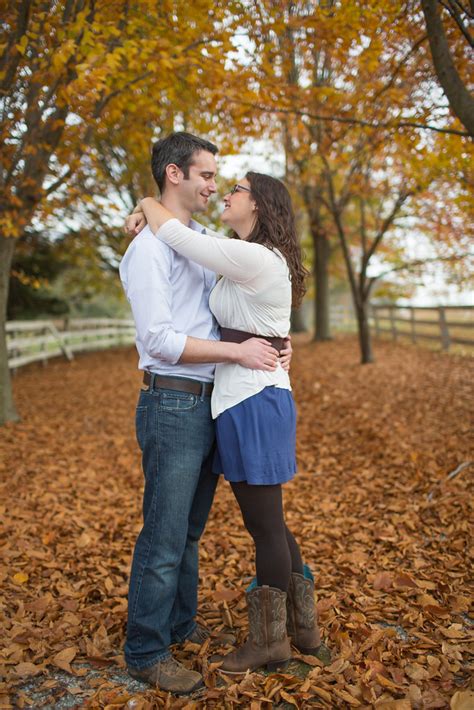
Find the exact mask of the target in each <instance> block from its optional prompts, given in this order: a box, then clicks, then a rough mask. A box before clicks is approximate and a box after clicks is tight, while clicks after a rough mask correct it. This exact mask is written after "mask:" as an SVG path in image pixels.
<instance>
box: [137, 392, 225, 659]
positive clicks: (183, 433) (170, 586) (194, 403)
mask: <svg viewBox="0 0 474 710" xmlns="http://www.w3.org/2000/svg"><path fill="white" fill-rule="evenodd" d="M136 432H137V439H138V444H139V446H140V448H141V451H142V464H143V472H144V475H145V491H144V495H143V528H142V530H141V532H140V534H139V536H138V539H137V542H136V545H135V550H134V553H133V561H132V571H131V576H130V586H129V594H128V624H127V640H126V643H125V659H126V661H127V664H128V665H129V666H133V667H135V668H140V669H142V668H146V667H148V666H151V665H153V664H154V663H156V662H157V661H159V660H163V659H165V658H168V657H169V656H170V652H169V646H170V644H172V643H176V642H179V641H183V640H184V639H185V638H186V637H187V636H189V634H191V633H192V631H193V630H194V628H195V626H196V622H195V620H194V617H195V615H196V611H197V589H198V582H199V577H198V574H199V562H198V543H199V538H200V537H201V535H202V533H203V531H204V527H205V525H206V521H207V517H208V515H209V511H210V508H211V505H212V500H213V497H214V491H215V488H216V485H217V481H218V476H216V475H215V474H213V473H212V458H213V453H214V422H213V420H212V418H211V410H210V397H208V396H207V397H206V396H199V395H194V394H188V393H187V392H178V391H176V390H170V389H161V388H160V389H150V390H149V391H144V390H143V391H141V392H140V398H139V401H138V405H137V410H136Z"/></svg>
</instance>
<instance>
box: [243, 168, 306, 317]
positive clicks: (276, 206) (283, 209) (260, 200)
mask: <svg viewBox="0 0 474 710" xmlns="http://www.w3.org/2000/svg"><path fill="white" fill-rule="evenodd" d="M245 177H246V178H247V180H248V181H249V183H250V189H251V196H252V198H253V200H254V201H255V204H256V205H257V221H256V223H255V226H254V228H253V229H252V231H251V233H250V235H249V237H248V239H247V241H248V242H256V243H257V244H263V245H264V246H266V247H268V248H269V249H273V248H276V249H278V250H279V251H280V252H281V253H282V254H283V256H284V257H285V259H286V262H287V264H288V268H289V270H290V278H291V289H292V306H293V308H296V307H297V306H299V305H300V303H301V300H302V298H303V296H304V294H305V291H306V287H305V279H306V277H307V276H308V273H309V272H308V270H307V269H305V267H304V266H303V262H302V256H301V247H300V243H299V240H298V236H297V234H296V223H295V215H294V212H293V206H292V204H291V197H290V193H289V192H288V190H287V189H286V187H285V185H284V184H283V183H282V182H281V180H277V179H276V178H273V177H270V175H264V174H263V173H255V172H248V173H247V175H246V176H245Z"/></svg>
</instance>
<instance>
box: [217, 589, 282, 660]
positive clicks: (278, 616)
mask: <svg viewBox="0 0 474 710" xmlns="http://www.w3.org/2000/svg"><path fill="white" fill-rule="evenodd" d="M247 610H248V617H249V636H248V639H247V641H246V642H245V643H244V644H243V646H241V647H240V648H237V649H236V650H235V651H232V652H231V653H229V654H228V655H227V656H214V657H213V658H212V662H216V661H223V663H222V665H221V666H220V668H219V670H220V671H222V672H224V673H229V674H233V673H236V674H238V673H246V672H247V671H248V670H250V671H254V670H256V669H257V668H260V666H266V667H267V670H269V671H277V670H283V669H284V668H286V666H287V665H288V662H289V660H290V658H291V647H290V641H289V639H288V636H287V635H286V593H285V592H282V591H281V589H275V588H274V587H267V586H263V587H255V589H253V590H252V591H249V592H247Z"/></svg>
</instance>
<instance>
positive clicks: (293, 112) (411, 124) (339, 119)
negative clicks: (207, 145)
mask: <svg viewBox="0 0 474 710" xmlns="http://www.w3.org/2000/svg"><path fill="white" fill-rule="evenodd" d="M228 103H231V104H238V105H239V106H250V107H251V108H253V109H254V110H257V111H261V112H262V113H276V114H278V113H280V114H283V115H289V116H303V117H307V118H313V119H314V120H316V121H326V122H329V123H331V122H333V123H345V124H349V125H356V126H365V127H367V128H374V129H380V128H388V129H390V130H393V131H397V130H399V129H400V128H420V129H421V130H423V131H435V132H436V133H448V134H450V135H453V136H462V137H465V138H469V136H470V133H468V132H467V131H458V130H456V129H455V128H438V127H437V126H431V125H429V124H423V123H416V122H415V121H396V122H394V121H380V122H377V121H364V120H363V119H358V118H347V117H345V116H322V115H321V114H315V113H312V112H311V111H303V110H300V109H285V108H275V107H271V106H263V105H261V104H255V103H251V102H250V101H242V100H241V99H228Z"/></svg>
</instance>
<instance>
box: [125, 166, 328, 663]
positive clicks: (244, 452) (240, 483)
mask: <svg viewBox="0 0 474 710" xmlns="http://www.w3.org/2000/svg"><path fill="white" fill-rule="evenodd" d="M138 209H140V210H142V211H143V212H144V215H145V217H146V219H147V221H148V224H149V226H150V228H151V230H152V231H153V232H154V233H156V234H157V236H158V237H159V238H160V239H162V240H163V241H165V242H166V243H167V244H168V245H169V246H171V247H172V248H173V249H175V250H176V251H177V252H178V253H180V254H182V255H183V256H185V257H187V258H188V259H191V260H192V261H195V262H197V263H199V264H201V265H202V266H205V267H207V268H208V269H212V270H214V271H216V272H217V273H219V274H222V278H221V279H220V280H219V282H218V283H217V285H216V287H215V288H214V290H213V292H212V294H211V298H210V302H209V305H210V308H211V310H212V312H213V313H214V315H215V317H216V319H217V321H218V322H219V324H220V326H221V330H222V339H223V340H232V341H237V342H241V341H242V340H245V339H246V338H250V337H253V336H255V335H259V336H262V337H265V338H267V339H269V340H270V341H271V342H272V344H273V345H274V347H275V348H277V349H280V348H281V344H282V339H283V338H284V337H285V336H286V335H287V334H288V331H289V327H290V311H291V306H292V301H293V305H297V304H298V303H299V302H300V300H301V298H302V296H303V294H304V277H305V269H304V267H303V265H302V262H301V253H300V248H299V244H298V239H297V236H296V229H295V220H294V215H293V210H292V205H291V199H290V195H289V193H288V191H287V189H286V188H285V186H284V185H283V183H281V182H280V181H279V180H276V179H275V178H272V177H270V176H268V175H263V174H261V173H255V172H249V173H247V175H246V177H245V178H244V179H243V180H241V181H240V182H239V183H238V184H237V185H235V186H234V188H233V189H232V190H231V192H229V193H228V194H227V195H226V196H225V197H224V212H223V215H222V221H223V222H224V223H225V224H226V225H228V226H230V227H231V228H232V229H233V230H234V232H235V236H237V237H238V239H216V238H215V237H209V236H206V235H202V234H197V233H196V232H195V231H193V230H191V229H189V228H188V227H186V226H184V225H183V224H182V223H181V222H179V221H178V220H177V219H174V218H173V215H172V214H171V213H170V212H168V210H166V209H165V208H164V207H162V206H161V205H160V204H159V203H157V202H156V201H155V200H154V199H153V198H145V199H144V200H142V201H141V203H140V205H139V207H138ZM212 413H213V417H214V418H215V419H216V435H217V443H218V456H217V457H216V462H215V470H216V472H217V473H220V472H223V474H224V477H225V478H226V480H228V481H229V482H230V485H231V487H232V490H233V492H234V495H235V497H236V499H237V502H238V504H239V506H240V509H241V512H242V516H243V520H244V523H245V526H246V528H247V530H248V532H249V533H250V535H251V536H252V538H253V541H254V543H255V557H256V579H257V583H256V585H254V586H253V588H251V589H249V590H248V591H247V605H248V614H249V638H248V640H247V642H246V643H245V644H244V645H243V646H241V647H240V648H238V649H236V650H234V651H232V652H231V653H230V654H228V655H227V656H225V657H224V658H219V659H213V660H222V664H221V667H220V670H222V671H224V672H226V673H243V672H246V671H247V670H255V669H256V668H258V667H260V666H262V665H266V666H267V668H269V669H271V670H275V669H277V668H282V667H285V666H286V664H287V663H288V661H289V659H290V657H291V648H290V638H289V637H291V641H292V642H293V644H294V645H295V646H296V647H297V648H298V649H299V650H300V651H301V652H302V653H305V654H315V655H317V656H318V657H320V658H321V660H324V661H328V659H329V651H328V649H327V648H326V647H325V646H324V644H321V640H320V636H319V631H318V628H317V623H316V612H315V606H314V583H313V580H312V577H311V576H310V575H305V570H304V568H303V563H302V559H301V554H300V551H299V547H298V544H297V543H296V541H295V538H294V537H293V535H292V533H291V532H290V531H289V530H288V528H287V526H286V524H285V520H284V515H283V505H282V490H281V485H282V484H283V483H285V482H286V481H288V480H290V479H291V478H293V476H294V474H295V472H296V461H295V437H296V412H295V406H294V402H293V398H292V395H291V387H290V381H289V377H288V373H287V372H285V371H284V370H283V368H282V367H280V366H279V367H278V368H277V369H276V370H275V371H271V372H270V371H268V372H264V371H261V370H250V369H246V368H243V367H241V366H240V365H237V364H233V363H222V364H218V365H217V367H216V374H215V381H214V391H213V395H212Z"/></svg>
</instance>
